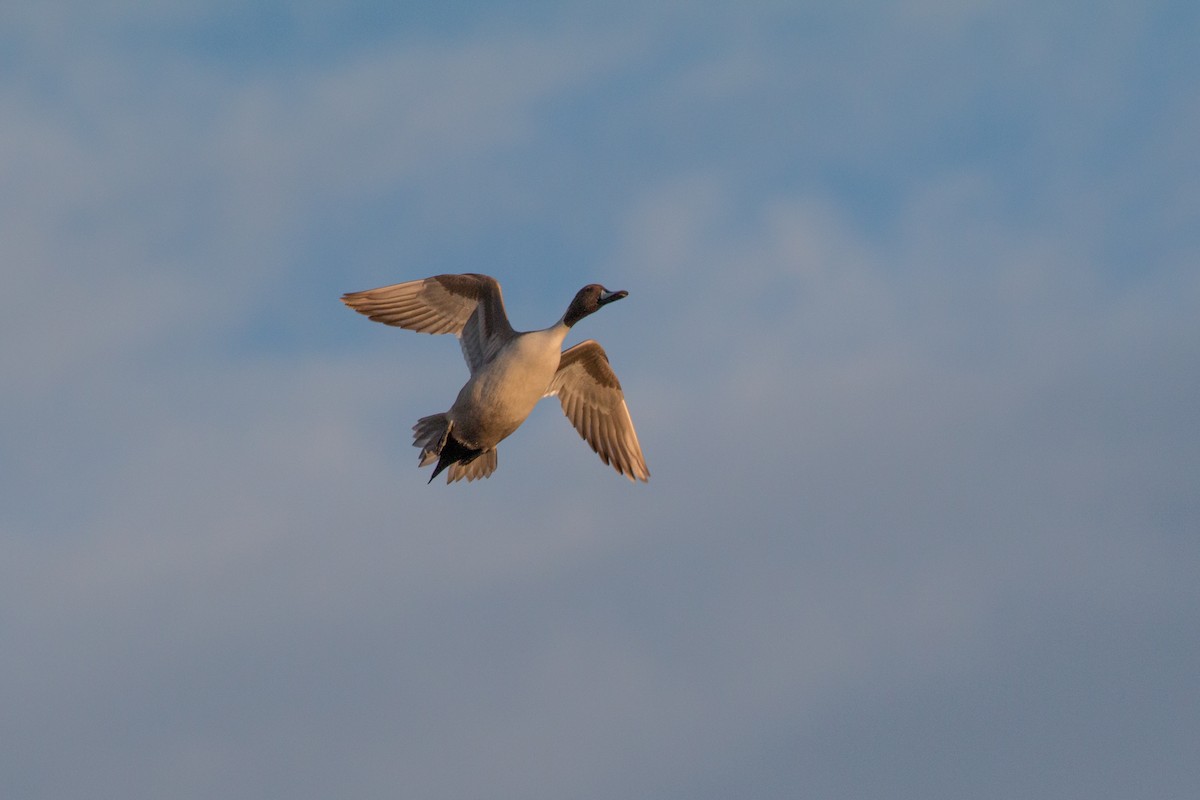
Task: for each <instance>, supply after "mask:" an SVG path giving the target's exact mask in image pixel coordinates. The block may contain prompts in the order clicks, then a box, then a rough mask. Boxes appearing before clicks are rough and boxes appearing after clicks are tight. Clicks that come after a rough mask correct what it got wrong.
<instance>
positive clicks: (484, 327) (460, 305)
mask: <svg viewBox="0 0 1200 800" xmlns="http://www.w3.org/2000/svg"><path fill="white" fill-rule="evenodd" d="M342 302H343V303H345V304H346V305H347V306H349V307H350V308H352V309H354V310H355V311H357V312H359V313H360V314H365V315H366V316H367V317H369V318H370V319H372V320H374V321H376V322H382V323H384V324H385V325H395V326H396V327H398V328H404V329H405V330H410V331H416V332H418V333H453V334H454V335H455V336H457V337H458V338H459V340H460V343H461V344H462V350H463V357H464V358H465V359H466V361H467V366H469V367H470V368H471V372H472V373H473V372H475V371H476V370H477V369H479V367H481V366H482V365H483V364H486V363H487V361H488V359H490V358H491V357H492V356H493V355H494V354H495V353H496V351H497V350H499V349H500V347H501V346H503V344H504V343H505V342H507V341H508V340H509V339H510V338H512V337H513V335H514V331H513V328H512V325H511V324H509V321H508V314H507V313H506V312H505V310H504V298H503V296H502V295H501V293H500V284H499V283H498V282H497V281H496V279H495V278H492V277H489V276H487V275H479V274H477V273H465V274H462V275H434V276H433V277H432V278H422V279H421V280H416V281H408V282H406V283H397V284H393V285H391V286H381V287H379V288H378V289H368V290H367V291H365V292H350V293H349V294H345V295H343V296H342Z"/></svg>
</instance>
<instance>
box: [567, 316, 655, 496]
mask: <svg viewBox="0 0 1200 800" xmlns="http://www.w3.org/2000/svg"><path fill="white" fill-rule="evenodd" d="M546 394H547V396H550V395H557V396H558V399H559V402H560V403H561V404H562V409H563V413H564V414H566V416H567V419H568V420H570V422H571V425H572V426H574V428H575V430H576V431H578V432H579V435H580V436H582V437H583V440H584V441H586V442H587V443H588V444H589V445H590V446H591V448H592V450H594V451H595V452H596V454H597V455H598V456H600V460H601V461H603V462H604V463H605V464H609V465H610V466H612V468H613V469H615V470H616V471H617V472H619V473H621V474H622V475H624V476H625V477H627V478H629V480H631V481H635V480H640V481H649V479H650V470H649V469H647V467H646V459H645V457H644V456H643V455H642V446H641V444H640V443H639V442H638V438H637V431H636V430H635V429H634V427H633V420H632V419H631V418H630V416H629V407H628V406H627V405H626V404H625V395H624V393H623V392H622V391H621V382H620V381H618V380H617V375H616V373H615V372H613V370H612V366H611V365H610V364H609V362H608V355H607V354H606V353H605V352H604V348H603V347H601V346H600V345H599V343H597V342H596V341H595V340H593V339H588V340H587V341H585V342H580V343H579V344H577V345H575V346H574V347H571V348H568V349H567V350H565V351H563V354H562V358H561V360H560V361H559V365H558V372H557V373H555V376H554V379H553V380H552V381H551V383H550V388H549V390H548V391H547V392H546Z"/></svg>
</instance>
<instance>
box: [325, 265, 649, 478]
mask: <svg viewBox="0 0 1200 800" xmlns="http://www.w3.org/2000/svg"><path fill="white" fill-rule="evenodd" d="M628 294H629V292H626V291H624V290H622V291H616V292H610V291H609V290H607V289H605V288H604V287H603V286H601V285H600V284H598V283H592V284H588V285H587V286H585V287H583V288H582V289H580V290H579V292H578V293H576V295H575V299H574V300H572V301H571V305H569V306H567V310H566V313H564V314H563V315H562V317H561V318H560V319H559V320H558V322H556V323H554V324H553V325H551V326H550V327H549V328H544V329H542V330H537V331H523V332H518V331H514V330H513V327H512V325H510V324H509V322H508V315H507V314H506V313H505V311H504V299H503V298H502V297H501V296H500V284H499V283H498V282H497V281H496V279H495V278H492V277H490V276H488V275H478V274H474V273H469V274H465V275H435V276H433V277H432V278H424V279H422V280H416V281H408V282H406V283H397V284H394V285H392V286H383V287H380V288H378V289H368V290H367V291H365V292H352V293H349V294H346V295H343V296H342V302H343V303H345V304H346V305H347V306H349V307H350V308H352V309H354V310H355V311H357V312H359V313H360V314H365V315H366V316H368V317H369V318H371V319H373V320H375V321H376V322H382V323H384V324H386V325H395V326H397V327H399V328H405V329H406V330H410V331H417V332H418V333H453V334H454V335H455V336H456V337H458V340H459V344H460V345H461V346H462V352H463V357H464V358H465V359H466V360H467V367H468V368H469V369H470V371H471V377H470V378H469V379H467V382H466V384H465V385H464V386H463V387H462V389H460V390H459V392H458V397H457V398H456V399H455V400H454V405H452V406H450V410H449V411H446V412H445V413H442V414H433V415H431V416H428V417H422V418H421V419H419V420H418V421H417V424H416V425H414V426H413V446H414V447H418V448H420V449H421V457H420V464H419V465H420V466H422V467H424V466H427V465H429V464H431V463H433V462H434V461H435V460H436V461H437V466H436V467H435V468H434V470H433V474H432V475H431V476H430V477H429V482H430V483H432V482H433V479H434V478H436V477H437V476H438V475H439V474H440V473H441V472H442V471H443V470H448V472H447V474H446V482H447V483H452V482H453V481H457V480H460V479H462V478H466V479H467V480H468V481H473V480H475V479H476V478H486V477H488V476H489V475H491V474H492V472H493V471H494V470H495V469H496V445H498V444H499V443H500V441H501V440H503V439H504V438H505V437H507V436H508V435H510V434H511V433H512V432H513V431H515V430H516V429H517V428H519V427H520V426H521V423H522V422H524V421H525V418H526V417H528V416H529V413H530V412H531V411H533V407H534V406H535V405H537V402H538V400H540V399H542V398H543V397H550V396H552V395H557V397H558V399H559V402H561V403H562V408H563V413H564V414H566V415H567V419H569V420H570V421H571V424H572V425H573V426H574V427H575V430H576V431H578V432H579V435H580V436H582V437H583V439H584V441H586V442H587V443H588V444H589V445H591V447H592V449H593V450H595V451H596V453H597V454H598V455H599V456H600V460H601V461H603V462H604V463H605V464H611V465H612V467H613V469H615V470H616V471H617V472H619V473H621V474H622V475H624V476H625V477H627V478H629V480H631V481H633V480H635V479H636V480H641V481H647V480H649V479H650V471H649V470H648V469H646V459H645V458H643V456H642V448H641V445H639V444H638V438H637V433H636V432H635V431H634V429H633V421H632V420H631V419H630V418H629V409H628V408H627V407H626V405H625V395H624V394H623V393H622V392H621V383H620V381H618V380H617V376H616V373H614V372H613V370H612V367H611V366H609V363H608V356H607V354H605V352H604V348H602V347H601V346H600V345H599V344H598V343H597V342H595V341H594V340H592V339H588V340H587V341H585V342H580V343H579V344H577V345H575V346H574V347H569V348H567V349H566V350H562V343H563V339H565V338H566V336H567V332H568V331H569V330H570V329H571V327H572V326H573V325H574V324H575V323H577V322H579V320H581V319H583V318H584V317H586V316H587V315H588V314H592V313H594V312H596V311H598V310H599V309H600V308H601V307H603V306H605V305H608V304H609V303H612V302H615V301H617V300H620V299H621V298H622V297H625V296H626V295H628Z"/></svg>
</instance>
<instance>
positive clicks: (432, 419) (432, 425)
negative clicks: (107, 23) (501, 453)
mask: <svg viewBox="0 0 1200 800" xmlns="http://www.w3.org/2000/svg"><path fill="white" fill-rule="evenodd" d="M453 428H454V423H452V422H450V420H448V419H446V415H445V414H433V415H432V416H428V417H421V418H420V419H419V420H417V424H416V425H413V447H419V448H421V460H420V463H419V466H422V467H425V466H428V465H430V464H432V463H433V462H434V461H436V462H437V466H436V467H434V470H433V474H432V475H430V476H429V481H430V483H432V482H433V479H434V478H436V477H437V476H438V475H439V474H441V472H442V471H443V470H445V469H447V468H448V469H449V470H450V471H449V473H447V475H446V480H447V482H449V483H453V482H454V481H457V480H462V479H463V478H466V479H467V480H468V481H473V480H476V479H478V478H486V477H487V476H488V475H491V474H492V472H493V471H494V470H495V469H496V450H495V448H491V449H488V450H478V449H476V448H473V447H468V446H467V445H464V444H463V443H462V442H460V441H458V439H456V438H454V436H453V435H452V434H451V431H452V430H453Z"/></svg>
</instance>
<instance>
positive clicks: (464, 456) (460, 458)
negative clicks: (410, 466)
mask: <svg viewBox="0 0 1200 800" xmlns="http://www.w3.org/2000/svg"><path fill="white" fill-rule="evenodd" d="M482 452H483V451H482V450H476V449H475V448H473V447H467V446H466V445H464V444H463V443H462V442H460V441H459V440H458V439H455V438H454V434H453V433H451V434H450V435H449V436H447V437H446V441H445V442H444V443H443V444H442V451H441V452H440V453H439V454H438V463H437V466H436V467H434V469H433V474H432V475H430V476H429V483H433V479H434V478H436V477H437V476H438V475H440V474H441V472H442V470H444V469H446V467H448V466H450V465H451V464H459V463H461V464H463V465H466V464H470V463H471V462H472V461H474V460H475V459H476V458H479V455H480V454H481V453H482Z"/></svg>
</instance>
